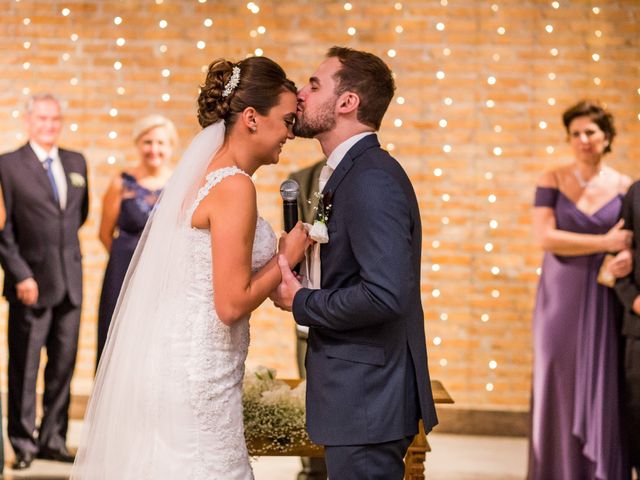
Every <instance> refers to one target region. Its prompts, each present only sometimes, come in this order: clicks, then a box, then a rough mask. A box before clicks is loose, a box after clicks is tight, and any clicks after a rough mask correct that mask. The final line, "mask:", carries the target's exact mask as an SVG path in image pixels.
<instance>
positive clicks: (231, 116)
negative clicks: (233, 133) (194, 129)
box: [198, 57, 296, 131]
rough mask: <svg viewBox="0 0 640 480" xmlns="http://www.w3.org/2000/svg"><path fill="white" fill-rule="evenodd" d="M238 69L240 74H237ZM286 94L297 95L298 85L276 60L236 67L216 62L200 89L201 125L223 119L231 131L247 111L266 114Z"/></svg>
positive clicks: (263, 59)
mask: <svg viewBox="0 0 640 480" xmlns="http://www.w3.org/2000/svg"><path fill="white" fill-rule="evenodd" d="M235 67H238V69H239V75H238V73H235V74H234V68H235ZM236 72H238V70H236ZM234 76H235V78H234ZM236 80H237V85H236V86H235V87H234V83H236ZM286 91H289V92H292V93H294V94H295V93H296V86H295V84H294V83H293V82H292V81H291V80H289V79H288V78H287V75H286V74H285V73H284V70H283V69H282V68H281V67H280V65H278V64H277V63H276V62H274V61H273V60H270V59H268V58H266V57H249V58H246V59H244V60H241V61H240V62H238V63H235V64H234V63H231V62H229V61H228V60H224V59H218V60H215V61H214V62H213V63H212V64H211V65H209V70H208V72H207V78H206V79H205V82H204V85H201V86H200V95H199V96H198V122H200V125H201V126H202V128H205V127H208V126H209V125H211V124H213V123H215V122H217V121H218V120H224V124H225V127H226V129H227V131H229V129H230V128H231V127H232V126H233V125H234V124H235V122H236V120H237V119H238V115H239V114H240V113H242V112H243V111H244V109H245V108H247V107H253V108H255V109H256V111H257V112H258V113H259V114H260V115H267V114H268V113H269V110H271V108H272V107H274V106H275V105H277V103H278V97H279V95H280V94H281V93H282V92H286Z"/></svg>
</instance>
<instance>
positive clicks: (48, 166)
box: [44, 157, 60, 205]
mask: <svg viewBox="0 0 640 480" xmlns="http://www.w3.org/2000/svg"><path fill="white" fill-rule="evenodd" d="M52 163H53V159H52V158H51V157H47V158H46V159H45V161H44V164H45V168H46V170H47V177H49V183H51V188H52V189H53V197H54V198H55V199H56V203H57V204H58V205H60V194H59V193H58V185H57V184H56V179H55V178H54V177H53V170H51V164H52Z"/></svg>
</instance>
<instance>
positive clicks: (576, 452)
mask: <svg viewBox="0 0 640 480" xmlns="http://www.w3.org/2000/svg"><path fill="white" fill-rule="evenodd" d="M535 205H536V206H537V207H551V208H553V209H554V211H555V219H556V225H557V228H558V229H560V230H566V231H570V232H576V233H589V234H603V233H606V232H607V231H608V230H609V229H611V227H613V225H615V223H616V222H617V221H618V218H619V215H620V209H621V206H622V198H621V197H620V196H616V197H615V198H613V199H611V200H610V201H609V202H608V203H606V204H605V205H604V206H603V207H602V208H600V209H599V210H598V211H597V212H595V213H594V214H592V215H588V214H586V213H584V212H582V211H581V210H579V209H578V207H577V206H576V205H575V204H574V203H573V202H572V201H571V200H570V199H569V198H567V197H566V196H565V195H564V194H563V193H562V192H560V191H559V190H558V189H555V188H540V187H539V188H538V189H537V191H536V200H535ZM603 257H604V254H593V255H582V256H575V257H563V256H559V255H554V254H553V253H550V252H545V254H544V260H543V264H542V275H541V276H540V283H539V285H538V293H537V298H536V306H535V311H534V314H533V338H534V368H533V399H532V411H533V419H532V432H531V433H532V437H531V441H530V452H529V453H530V458H529V479H530V480H582V479H585V480H588V479H607V480H619V479H626V478H628V477H629V474H628V473H627V472H628V471H629V470H628V469H627V468H626V464H625V460H624V452H623V442H622V439H621V437H620V435H621V434H620V416H619V412H620V406H619V382H618V375H619V373H618V372H619V368H618V332H619V329H618V322H619V319H620V316H621V307H620V306H619V304H618V302H617V299H616V298H615V294H614V292H613V290H612V289H610V288H607V287H605V286H602V285H600V284H599V283H597V281H596V279H597V276H598V270H599V269H600V265H601V264H602V260H603Z"/></svg>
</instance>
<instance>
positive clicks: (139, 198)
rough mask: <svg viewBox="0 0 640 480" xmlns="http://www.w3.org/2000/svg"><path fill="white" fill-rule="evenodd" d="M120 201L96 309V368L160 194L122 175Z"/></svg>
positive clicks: (125, 174) (158, 191) (131, 177)
mask: <svg viewBox="0 0 640 480" xmlns="http://www.w3.org/2000/svg"><path fill="white" fill-rule="evenodd" d="M121 176H122V189H123V198H122V201H121V203H120V213H119V214H118V219H117V221H116V226H117V227H118V236H117V237H116V238H114V239H113V242H112V244H111V252H110V254H109V262H108V263H107V269H106V270H105V272H104V280H103V281H102V292H101V294H100V305H99V307H98V346H97V347H98V348H97V352H96V354H97V355H96V357H97V358H96V368H97V365H98V363H99V361H100V356H101V355H102V350H103V349H104V345H105V342H106V340H107V333H108V332H109V325H110V324H111V316H112V315H113V311H114V310H115V308H116V303H117V301H118V296H119V295H120V289H121V288H122V283H123V282H124V277H125V275H126V273H127V269H128V268H129V263H131V258H132V257H133V252H135V250H136V246H137V245H138V241H139V240H140V236H141V235H142V231H143V230H144V226H145V225H146V223H147V220H148V219H149V215H150V214H151V210H153V207H154V205H155V204H156V201H157V200H158V197H159V196H160V192H161V190H155V191H151V190H149V189H147V188H145V187H143V186H142V185H140V184H139V183H138V182H137V181H136V178H135V177H134V176H132V175H129V174H128V173H124V172H123V173H122V175H121Z"/></svg>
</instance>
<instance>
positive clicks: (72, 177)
mask: <svg viewBox="0 0 640 480" xmlns="http://www.w3.org/2000/svg"><path fill="white" fill-rule="evenodd" d="M69 181H70V182H71V185H73V186H74V187H77V188H83V187H84V186H85V185H86V184H87V182H86V180H85V179H84V177H83V176H82V174H81V173H78V172H71V173H69Z"/></svg>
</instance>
